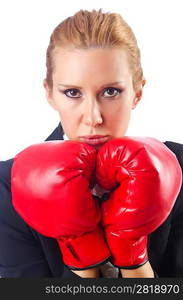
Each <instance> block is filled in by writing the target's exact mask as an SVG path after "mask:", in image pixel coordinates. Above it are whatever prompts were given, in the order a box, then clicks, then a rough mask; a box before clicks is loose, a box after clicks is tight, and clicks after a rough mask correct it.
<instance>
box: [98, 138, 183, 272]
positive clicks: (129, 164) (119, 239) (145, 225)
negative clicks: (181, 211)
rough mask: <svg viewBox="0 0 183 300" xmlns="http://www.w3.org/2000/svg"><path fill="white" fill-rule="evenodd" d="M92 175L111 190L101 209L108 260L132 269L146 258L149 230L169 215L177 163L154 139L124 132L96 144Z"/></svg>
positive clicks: (176, 188)
mask: <svg viewBox="0 0 183 300" xmlns="http://www.w3.org/2000/svg"><path fill="white" fill-rule="evenodd" d="M96 178H97V182H98V184H99V185H100V186H101V187H102V188H104V189H107V190H109V191H110V197H109V199H108V200H105V201H104V202H103V203H102V205H101V209H102V223H103V226H104V228H105V235H106V240H107V242H108V246H109V248H110V251H111V253H112V262H113V264H114V265H116V266H118V267H120V268H126V269H131V268H137V267H139V266H141V265H142V264H144V263H145V262H147V261H148V253H147V236H148V234H150V233H151V232H153V231H154V230H155V229H156V228H158V227H159V226H160V225H161V224H162V223H163V221H165V219H166V218H167V217H168V215H169V214H170V212H171V209H172V207H173V205H174V203H175V201H176V198H177V196H178V193H179V191H180V188H181V185H182V171H181V167H180V165H179V162H178V160H177V158H176V156H175V154H174V153H173V152H172V151H171V150H170V149H169V148H167V147H166V146H165V145H164V144H163V143H162V142H160V141H159V140H157V139H155V138H151V137H133V136H131V137H128V136H125V137H123V138H116V139H112V140H110V141H108V142H107V143H105V144H104V145H103V146H102V147H101V148H100V150H99V152H98V155H97V166H96ZM160 242H161V241H160Z"/></svg>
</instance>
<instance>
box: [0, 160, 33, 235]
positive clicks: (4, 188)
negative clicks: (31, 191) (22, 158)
mask: <svg viewBox="0 0 183 300" xmlns="http://www.w3.org/2000/svg"><path fill="white" fill-rule="evenodd" d="M13 162H14V159H13V158H12V159H9V160H6V161H0V224H1V225H0V227H1V228H2V227H4V226H5V224H6V225H8V226H11V225H13V226H15V227H17V228H19V229H21V230H23V228H24V230H25V229H26V230H27V228H28V226H27V225H26V223H25V222H24V221H23V219H22V218H21V217H20V216H19V215H18V214H17V212H16V211H15V209H14V207H13V204H12V197H11V168H12V165H13Z"/></svg>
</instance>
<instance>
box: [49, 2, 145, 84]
mask: <svg viewBox="0 0 183 300" xmlns="http://www.w3.org/2000/svg"><path fill="white" fill-rule="evenodd" d="M58 48H78V49H89V48H125V49H126V50H127V53H128V55H129V63H130V66H131V70H132V74H133V87H134V90H138V89H139V88H140V85H141V81H142V79H143V71H142V67H141V61H140V50H139V48H138V45H137V40H136V37H135V35H134V33H133V31H132V29H131V28H130V26H129V25H128V24H127V23H126V22H125V21H124V19H123V18H122V16H121V15H120V14H117V13H109V12H107V13H103V12H102V9H101V8H100V9H99V10H98V11H96V10H95V9H93V10H92V11H91V12H90V11H87V10H80V11H78V12H76V13H75V14H74V15H73V16H71V17H68V18H67V19H65V20H64V21H63V22H61V23H60V24H59V25H58V26H57V27H56V28H55V29H54V31H53V33H52V34H51V36H50V42H49V46H48V48H47V52H46V67H47V74H46V81H47V84H48V86H49V88H50V89H51V90H52V87H53V82H52V73H53V71H54V53H55V51H56V50H58Z"/></svg>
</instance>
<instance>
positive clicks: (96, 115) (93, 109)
mask: <svg viewBox="0 0 183 300" xmlns="http://www.w3.org/2000/svg"><path fill="white" fill-rule="evenodd" d="M83 122H84V123H85V124H86V125H88V126H91V127H96V126H97V125H99V124H101V123H102V122H103V120H102V115H101V111H100V106H99V104H98V103H97V101H96V100H95V99H91V100H89V101H86V103H85V106H84V112H83Z"/></svg>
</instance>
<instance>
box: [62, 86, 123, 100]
mask: <svg viewBox="0 0 183 300" xmlns="http://www.w3.org/2000/svg"><path fill="white" fill-rule="evenodd" d="M109 89H113V90H116V91H117V92H118V94H117V95H119V94H121V93H122V90H121V89H118V88H113V87H108V88H106V89H105V90H104V92H105V91H106V90H109ZM70 91H79V90H78V89H67V90H64V91H61V92H62V93H63V94H65V96H66V97H68V98H76V99H78V98H79V97H70V96H68V95H67V93H68V92H70ZM117 95H115V96H110V97H106V98H114V97H116V96H117Z"/></svg>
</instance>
